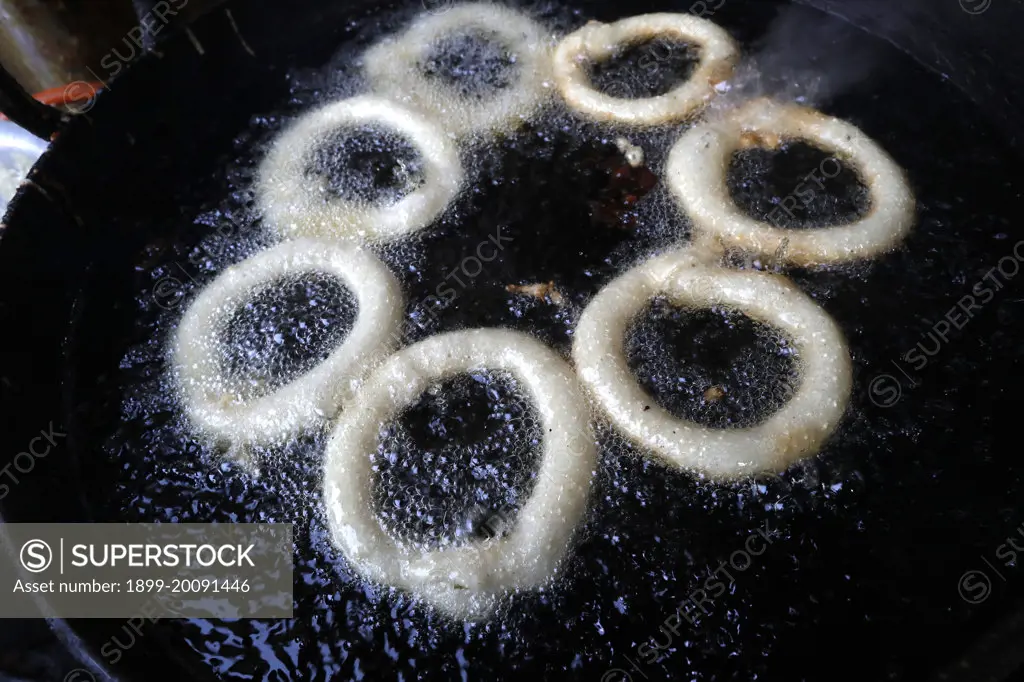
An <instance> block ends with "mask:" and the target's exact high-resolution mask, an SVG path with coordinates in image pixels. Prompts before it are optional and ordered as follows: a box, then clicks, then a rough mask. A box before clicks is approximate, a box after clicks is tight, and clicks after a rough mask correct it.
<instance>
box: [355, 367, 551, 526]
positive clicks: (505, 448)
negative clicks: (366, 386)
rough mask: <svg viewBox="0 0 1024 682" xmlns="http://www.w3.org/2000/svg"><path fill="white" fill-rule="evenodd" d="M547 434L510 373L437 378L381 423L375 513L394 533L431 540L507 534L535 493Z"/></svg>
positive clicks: (485, 373) (376, 458)
mask: <svg viewBox="0 0 1024 682" xmlns="http://www.w3.org/2000/svg"><path fill="white" fill-rule="evenodd" d="M541 436H542V434H541V429H540V427H539V425H538V422H537V417H536V415H535V414H534V411H533V408H532V407H531V406H530V403H529V401H528V399H527V397H526V394H525V392H524V391H523V390H522V389H521V388H520V387H519V385H518V382H516V380H515V379H513V378H512V377H511V376H510V375H507V374H505V373H502V372H489V371H488V372H474V373H472V374H463V375H459V376H456V377H454V378H451V379H448V380H445V381H442V382H439V383H436V384H434V385H433V386H431V387H430V388H429V389H428V390H427V391H426V392H425V393H424V394H423V395H422V396H421V397H420V399H419V400H418V401H417V402H416V403H415V404H414V405H412V406H411V407H409V408H408V409H406V410H405V411H404V412H403V413H402V414H401V415H400V416H399V417H398V418H397V419H393V420H392V421H391V422H390V423H388V424H386V425H385V426H384V427H383V429H382V438H381V442H380V445H379V447H378V450H377V455H376V457H375V460H374V464H375V469H376V472H377V487H376V491H375V492H376V498H377V500H378V501H377V503H376V508H377V509H378V514H379V516H380V517H381V519H382V520H383V521H384V523H385V525H386V526H387V527H388V528H389V529H390V532H392V533H394V534H396V535H397V536H401V537H405V538H407V539H410V540H412V541H415V542H421V543H423V544H424V545H426V546H437V545H440V544H442V543H443V544H448V543H450V542H454V543H456V544H461V543H465V542H469V541H472V540H473V539H476V538H481V537H491V536H494V535H500V534H502V533H503V532H504V530H505V529H506V527H507V526H508V525H509V524H510V522H511V521H512V520H513V519H514V517H515V515H516V513H517V510H518V509H519V508H520V506H521V504H522V501H524V500H525V499H526V498H527V497H528V496H529V495H530V491H531V490H532V486H533V483H532V475H533V472H535V471H536V469H537V463H538V462H539V449H540V442H541Z"/></svg>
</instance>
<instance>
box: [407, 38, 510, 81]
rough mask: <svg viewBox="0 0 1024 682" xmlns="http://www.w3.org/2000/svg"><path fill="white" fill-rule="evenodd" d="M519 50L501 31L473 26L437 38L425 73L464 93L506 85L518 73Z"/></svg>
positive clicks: (426, 60)
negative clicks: (505, 40)
mask: <svg viewBox="0 0 1024 682" xmlns="http://www.w3.org/2000/svg"><path fill="white" fill-rule="evenodd" d="M516 61H517V57H516V54H515V53H513V52H511V51H510V50H509V49H508V48H507V47H506V46H505V44H504V43H503V42H502V40H501V38H500V37H499V36H498V34H496V33H493V32H489V31H479V30H470V31H464V32H461V33H454V34H452V35H448V36H445V37H443V38H441V39H439V40H438V41H436V42H435V43H434V44H433V45H432V46H431V48H430V50H429V52H428V53H427V58H426V59H424V61H423V66H422V68H423V73H424V74H425V75H426V76H427V77H428V78H433V79H439V80H441V81H443V82H444V83H445V84H446V85H448V86H451V87H454V88H455V89H456V90H457V91H458V93H459V94H460V95H462V96H463V97H470V96H484V95H487V94H490V93H492V92H494V91H495V90H500V89H502V88H507V87H508V86H509V85H511V84H512V81H513V79H514V77H515V75H514V70H515V66H516Z"/></svg>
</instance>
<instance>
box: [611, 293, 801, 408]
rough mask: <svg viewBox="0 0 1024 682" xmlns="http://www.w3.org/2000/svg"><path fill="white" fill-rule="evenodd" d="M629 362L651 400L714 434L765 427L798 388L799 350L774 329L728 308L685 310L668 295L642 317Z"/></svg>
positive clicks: (635, 326)
mask: <svg viewBox="0 0 1024 682" xmlns="http://www.w3.org/2000/svg"><path fill="white" fill-rule="evenodd" d="M626 358H627V361H628V362H629V366H630V369H632V371H633V374H634V376H636V377H637V379H638V380H639V382H640V385H641V386H642V387H643V388H644V389H645V390H646V391H647V393H648V395H649V396H650V397H651V400H652V401H654V402H656V403H657V404H658V405H660V406H661V407H663V408H664V409H665V410H667V411H668V412H669V413H671V414H672V415H674V416H676V417H679V418H681V419H686V420H688V421H692V422H696V423H697V424H700V425H702V426H707V427H711V428H739V427H747V426H754V425H757V424H760V423H762V422H764V421H766V420H767V419H768V418H769V417H770V416H771V415H772V414H774V413H775V412H776V411H778V409H779V408H781V407H782V406H783V405H784V404H785V403H786V402H787V401H788V400H789V399H790V398H791V397H792V395H793V393H794V392H795V390H796V388H797V385H798V380H797V377H796V353H795V349H794V348H793V347H792V345H791V344H790V342H789V341H788V340H787V339H786V338H785V337H783V336H781V335H780V334H778V333H777V332H776V331H775V330H774V329H772V328H771V327H769V326H767V325H765V324H761V323H759V322H755V321H753V320H751V319H750V318H749V317H747V316H746V315H744V314H742V313H739V312H735V311H732V310H726V309H724V308H711V309H701V310H693V309H689V308H681V307H678V306H675V305H673V304H672V303H670V302H669V301H668V300H667V299H666V298H664V297H659V298H655V299H654V300H653V301H652V302H651V304H650V305H649V306H647V308H646V309H645V310H644V311H643V312H641V314H640V315H639V316H638V317H637V319H636V321H635V322H634V324H633V327H632V328H631V329H630V332H629V334H628V338H627V342H626ZM644 409H646V406H645V408H644Z"/></svg>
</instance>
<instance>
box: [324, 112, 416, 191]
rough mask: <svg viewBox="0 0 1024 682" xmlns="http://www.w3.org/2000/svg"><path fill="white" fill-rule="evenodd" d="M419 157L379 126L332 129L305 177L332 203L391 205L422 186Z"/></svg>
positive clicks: (402, 140) (407, 143)
mask: <svg viewBox="0 0 1024 682" xmlns="http://www.w3.org/2000/svg"><path fill="white" fill-rule="evenodd" d="M423 165H424V164H423V157H422V155H421V154H420V152H419V151H418V150H417V149H416V147H415V146H413V144H412V142H410V141H409V140H408V139H406V138H405V137H403V136H401V135H399V134H398V133H396V132H394V131H393V130H389V129H388V128H385V127H383V126H374V125H360V126H352V127H342V128H337V129H335V130H332V131H331V132H330V133H329V134H328V135H327V136H326V137H325V138H324V139H323V140H321V141H320V142H319V144H317V145H316V146H315V147H314V148H313V151H312V154H311V155H310V159H309V163H308V165H307V166H306V176H307V177H310V178H316V179H319V181H320V182H321V186H322V187H323V189H324V191H325V192H326V193H327V194H328V195H329V196H330V197H332V198H338V199H343V200H346V201H366V202H369V203H371V204H385V203H395V202H397V201H399V200H400V199H401V198H402V197H403V196H405V195H407V194H409V193H411V192H413V191H415V189H416V188H417V187H418V186H420V185H421V184H422V183H423Z"/></svg>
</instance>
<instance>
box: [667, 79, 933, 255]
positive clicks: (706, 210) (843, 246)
mask: <svg viewBox="0 0 1024 682" xmlns="http://www.w3.org/2000/svg"><path fill="white" fill-rule="evenodd" d="M751 136H753V137H754V138H755V139H761V140H770V141H777V140H786V139H789V140H803V141H806V142H809V143H811V144H814V145H817V146H819V147H821V148H822V149H824V150H825V151H828V152H831V153H833V154H835V155H836V156H837V157H838V159H839V160H841V161H842V162H843V163H846V164H849V165H851V166H852V167H853V168H854V169H855V170H856V171H857V174H858V175H859V176H860V178H861V180H862V181H863V182H864V184H865V185H866V186H867V188H868V191H869V193H870V206H869V208H868V213H867V215H865V216H864V217H862V218H861V219H859V220H857V221H855V222H853V223H851V224H847V225H836V226H826V227H821V228H817V229H793V230H787V229H782V228H779V227H775V226H774V225H772V224H770V223H768V222H764V221H760V220H757V219H755V218H752V217H750V216H749V215H747V214H746V213H744V212H743V211H742V210H741V209H740V208H739V207H738V206H737V205H736V203H735V202H734V201H733V200H732V197H731V196H730V194H729V188H728V186H727V185H726V175H727V173H728V171H729V163H730V161H731V159H732V155H733V153H734V152H736V151H738V150H740V149H742V148H744V147H746V146H748V145H747V144H746V142H745V140H748V139H750V137H751ZM766 144H772V143H766ZM837 166H838V164H837ZM836 172H837V173H838V171H836ZM666 175H667V181H668V186H669V189H670V190H671V191H672V194H673V195H674V196H675V198H676V200H677V202H678V203H679V206H680V207H681V208H682V209H683V211H685V212H686V214H687V215H688V216H689V217H690V219H691V220H693V224H694V230H695V231H697V232H698V233H703V234H704V235H706V236H710V237H714V238H717V239H718V240H720V241H721V242H722V243H723V244H725V245H727V246H732V247H736V248H739V249H743V250H745V251H749V252H752V253H754V254H757V255H760V256H763V257H775V258H776V259H778V260H781V261H782V262H785V263H788V264H790V265H796V266H811V265H821V264H829V263H841V262H845V261H852V260H858V259H865V258H871V257H873V256H877V255H879V254H881V253H884V252H886V251H889V250H891V249H893V248H895V247H896V246H898V245H899V243H900V242H901V241H902V240H903V238H904V237H906V235H907V233H908V232H909V231H910V228H911V227H912V226H913V224H914V215H915V208H914V196H913V194H912V192H911V190H910V187H909V186H908V184H907V180H906V177H905V176H904V173H903V170H902V169H901V168H900V167H899V166H898V165H896V162H895V161H893V160H892V158H891V157H890V156H889V155H888V154H887V153H886V152H885V151H884V150H883V149H882V148H881V147H879V146H878V144H876V143H875V142H874V141H873V140H872V139H871V138H869V137H868V136H867V135H865V134H864V133H863V132H861V131H860V130H859V129H858V128H856V127H855V126H853V125H851V124H849V123H847V122H845V121H841V120H839V119H837V118H832V117H830V116H826V115H824V114H822V113H820V112H818V111H815V110H813V109H808V108H806V107H802V106H798V105H795V104H782V103H778V102H773V101H771V100H768V99H763V98H762V99H757V100H753V101H751V102H748V103H746V104H744V105H742V106H741V107H740V108H738V109H735V110H733V111H731V112H729V113H727V114H726V116H725V118H724V120H721V121H719V120H715V121H708V122H705V123H701V124H698V125H696V126H694V127H693V128H691V129H690V130H688V131H686V132H685V133H683V135H682V137H680V138H679V141H678V142H676V144H675V146H674V147H672V151H671V152H670V153H669V157H668V161H667V163H666ZM794 189H795V188H794Z"/></svg>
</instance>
